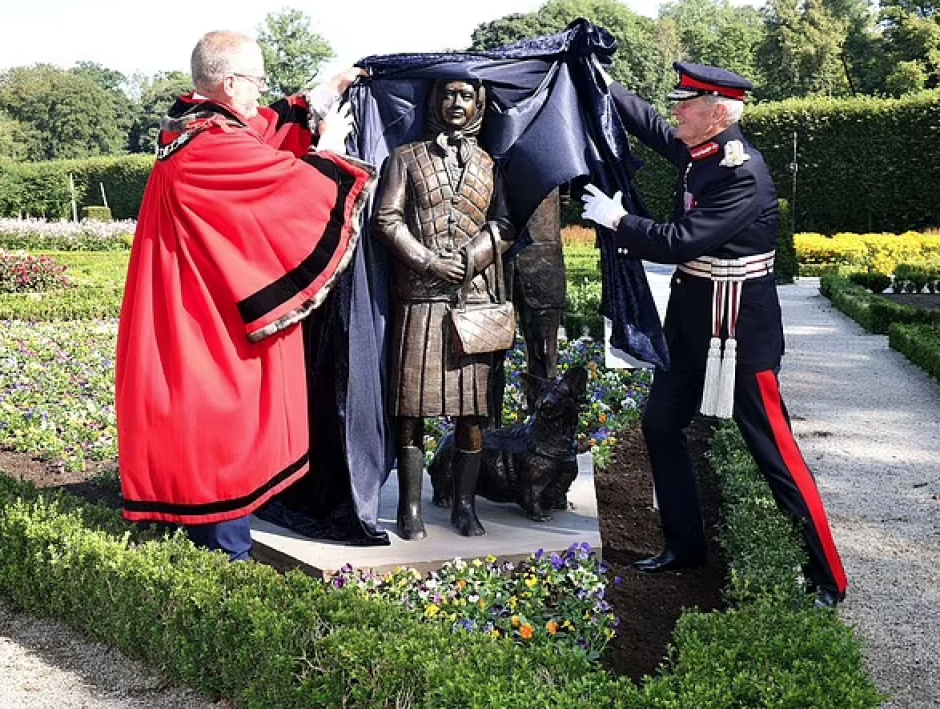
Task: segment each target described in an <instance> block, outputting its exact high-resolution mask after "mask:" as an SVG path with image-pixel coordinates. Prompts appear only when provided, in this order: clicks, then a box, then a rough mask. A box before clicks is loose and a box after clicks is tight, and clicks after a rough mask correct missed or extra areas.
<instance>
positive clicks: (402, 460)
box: [397, 446, 428, 539]
mask: <svg viewBox="0 0 940 709" xmlns="http://www.w3.org/2000/svg"><path fill="white" fill-rule="evenodd" d="M423 476H424V451H422V450H421V449H420V448H418V447H416V446H402V448H401V449H400V450H399V452H398V519H397V522H398V534H399V535H400V536H401V538H402V539H424V538H425V537H426V536H428V533H427V532H426V531H425V529H424V520H422V519H421V482H422V477H423Z"/></svg>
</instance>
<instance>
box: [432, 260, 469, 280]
mask: <svg viewBox="0 0 940 709" xmlns="http://www.w3.org/2000/svg"><path fill="white" fill-rule="evenodd" d="M428 272H429V273H430V274H431V275H432V276H434V277H435V278H438V279H440V280H442V281H446V282H447V283H461V282H462V281H463V278H464V274H465V273H466V272H467V265H466V264H465V263H464V260H463V259H462V258H461V257H460V256H436V257H435V258H434V260H433V261H431V265H430V266H428Z"/></svg>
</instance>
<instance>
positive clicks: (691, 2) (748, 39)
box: [659, 0, 764, 84]
mask: <svg viewBox="0 0 940 709" xmlns="http://www.w3.org/2000/svg"><path fill="white" fill-rule="evenodd" d="M659 17H660V20H666V19H669V20H672V21H673V22H674V23H675V26H676V32H677V33H678V36H679V41H680V42H681V43H682V55H683V57H684V58H685V59H686V60H688V61H691V62H695V63H697V64H710V65H712V66H720V67H722V68H724V69H728V70H729V71H733V72H735V73H738V74H740V75H741V76H744V77H747V78H749V79H751V80H753V81H754V82H755V83H758V84H759V83H761V82H760V78H759V72H758V69H757V63H756V61H755V52H756V49H757V47H758V46H759V45H760V43H761V41H762V40H763V38H764V23H763V20H762V19H761V16H760V13H759V12H758V10H757V8H755V7H753V6H751V5H744V6H740V7H735V6H733V5H732V4H731V3H730V2H729V0H677V1H676V2H670V3H667V4H665V5H662V6H661V7H660V10H659Z"/></svg>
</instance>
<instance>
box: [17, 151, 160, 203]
mask: <svg viewBox="0 0 940 709" xmlns="http://www.w3.org/2000/svg"><path fill="white" fill-rule="evenodd" d="M153 160H154V159H153V156H150V155H126V156H122V157H107V158H87V159H84V160H55V161H49V162H37V163H13V162H8V161H0V216H3V217H44V218H46V219H71V218H72V216H73V215H72V202H71V199H72V197H71V190H70V186H69V175H71V176H72V180H73V181H74V184H75V196H76V202H77V206H78V209H79V210H81V209H83V208H84V207H92V206H103V204H102V203H103V199H102V196H101V185H104V190H105V194H106V195H107V200H108V207H110V209H111V214H112V216H113V217H114V218H115V219H136V218H137V214H138V212H139V211H140V202H141V199H142V198H143V194H144V187H145V186H146V184H147V179H148V178H149V177H150V171H151V170H152V169H153Z"/></svg>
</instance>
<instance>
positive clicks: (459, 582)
mask: <svg viewBox="0 0 940 709" xmlns="http://www.w3.org/2000/svg"><path fill="white" fill-rule="evenodd" d="M466 587H467V582H466V581H465V580H464V579H458V580H457V588H459V589H460V590H461V591H463V590H464V589H465V588H466Z"/></svg>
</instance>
